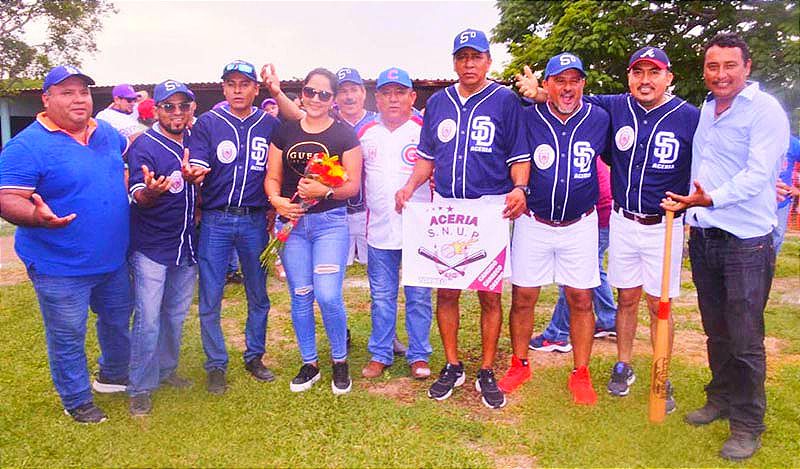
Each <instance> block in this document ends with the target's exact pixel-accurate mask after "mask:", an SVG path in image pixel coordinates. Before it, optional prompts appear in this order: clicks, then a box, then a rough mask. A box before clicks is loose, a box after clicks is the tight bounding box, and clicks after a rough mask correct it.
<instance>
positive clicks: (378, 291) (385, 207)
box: [358, 67, 433, 379]
mask: <svg viewBox="0 0 800 469" xmlns="http://www.w3.org/2000/svg"><path fill="white" fill-rule="evenodd" d="M376 88H377V91H376V93H375V100H376V103H377V106H378V111H379V113H380V115H379V118H378V119H375V120H373V121H372V122H370V123H368V124H366V125H365V126H364V127H362V128H361V130H360V131H359V132H358V135H359V139H360V140H361V148H362V151H363V154H364V171H365V174H366V178H365V191H364V193H365V198H366V204H367V244H368V257H369V263H368V264H367V275H368V277H369V284H370V293H371V296H372V307H371V313H372V333H371V334H370V338H369V344H368V346H367V349H368V350H369V352H370V353H371V354H372V358H371V359H370V362H369V363H368V364H367V366H366V367H364V369H363V370H362V374H363V376H364V377H365V378H376V377H378V376H380V375H381V374H382V373H383V370H384V369H385V368H386V367H387V366H390V365H391V364H392V360H393V358H394V354H393V350H392V341H393V339H394V337H395V325H396V322H397V292H398V286H399V282H400V278H399V273H400V263H401V254H402V216H401V215H400V214H398V213H397V212H396V211H395V193H396V192H397V190H398V189H400V188H402V187H403V186H404V185H405V182H406V181H407V180H408V177H409V176H410V175H411V173H412V171H413V170H414V162H415V161H416V159H417V144H418V143H419V134H420V130H421V128H422V120H421V119H419V118H418V117H415V116H413V115H412V106H413V105H414V101H415V100H416V98H417V94H416V93H415V92H414V90H413V87H412V83H411V79H410V78H409V76H408V73H407V72H406V71H405V70H402V69H399V68H396V67H393V68H390V69H387V70H384V71H383V72H381V74H380V76H379V77H378V81H377V84H376ZM409 200H410V201H413V202H430V201H431V190H430V188H429V186H428V185H422V186H420V187H419V188H418V189H417V190H416V191H415V192H414V193H413V195H412V196H411V198H410V199H409ZM404 291H405V297H406V330H407V331H408V352H406V360H407V361H408V363H409V365H410V367H411V376H412V377H413V378H417V379H425V378H427V377H428V376H430V374H431V370H430V368H429V367H428V357H430V355H431V352H432V349H431V345H430V340H429V336H430V328H431V320H432V317H433V309H432V306H431V289H430V288H423V287H409V286H407V287H404Z"/></svg>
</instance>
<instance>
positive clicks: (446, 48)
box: [82, 0, 510, 85]
mask: <svg viewBox="0 0 800 469" xmlns="http://www.w3.org/2000/svg"><path fill="white" fill-rule="evenodd" d="M114 5H115V6H116V7H117V9H118V11H119V12H118V13H117V14H115V15H112V16H110V17H108V18H106V19H105V20H104V22H103V24H104V26H103V30H102V31H101V32H100V33H98V34H97V37H96V39H97V47H98V49H99V51H98V53H97V54H96V55H95V56H87V57H86V58H85V59H84V63H83V67H82V69H83V71H84V72H85V73H87V74H89V75H90V76H91V77H92V78H94V79H95V81H96V82H97V83H98V85H110V84H117V83H122V82H126V83H142V84H145V83H157V82H160V81H163V80H165V79H168V78H171V79H176V80H180V81H185V82H214V81H218V80H219V78H220V75H221V72H222V68H223V66H224V65H225V64H226V63H228V62H230V61H231V60H233V59H243V60H247V61H248V62H251V63H253V64H254V65H256V66H257V67H258V68H260V67H261V65H263V64H265V63H274V64H275V66H276V70H277V74H278V76H279V78H281V79H282V80H289V79H293V78H302V77H304V76H305V74H306V73H307V72H308V71H309V70H311V69H313V68H315V67H320V66H322V67H326V68H328V69H331V70H332V71H336V69H338V68H340V67H343V66H349V67H354V68H356V69H358V70H359V72H360V73H361V76H362V77H363V78H365V79H368V78H376V77H377V76H378V74H379V73H380V72H381V70H384V69H386V68H390V67H400V68H403V69H405V70H407V71H408V72H409V74H410V75H411V76H412V78H414V79H420V78H424V79H437V78H443V79H451V78H455V74H454V72H453V70H452V58H451V52H452V47H453V38H454V37H455V35H456V34H457V33H458V32H460V31H462V30H464V29H466V28H475V29H481V30H483V31H485V32H486V34H487V35H489V36H490V35H491V29H492V28H493V27H494V26H495V25H496V24H497V22H498V19H499V12H498V10H497V9H496V8H495V6H494V1H493V0H490V1H483V0H474V1H439V2H422V1H382V2H378V1H350V2H336V1H314V2H311V1H294V2H278V1H275V2H267V1H119V0H117V1H114ZM491 51H492V58H493V64H492V70H494V71H500V70H502V68H503V66H504V64H505V63H507V62H508V61H509V60H510V56H509V54H508V53H507V51H506V47H505V46H504V45H496V44H493V45H492V48H491Z"/></svg>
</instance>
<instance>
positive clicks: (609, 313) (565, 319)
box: [543, 227, 617, 342]
mask: <svg viewBox="0 0 800 469" xmlns="http://www.w3.org/2000/svg"><path fill="white" fill-rule="evenodd" d="M598 233H599V235H600V237H599V243H598V246H599V247H600V249H599V251H598V253H597V254H598V255H597V257H598V262H599V263H600V286H599V287H596V288H594V289H593V290H594V291H593V293H594V294H593V299H592V303H593V304H594V314H596V315H597V324H596V326H595V327H597V328H598V329H613V328H614V327H615V326H616V323H617V304H616V303H615V302H614V292H613V291H612V290H611V285H609V284H608V278H607V277H608V275H607V274H606V270H605V269H604V268H603V257H604V256H605V254H606V250H607V249H608V227H605V228H600V229H599V230H598ZM543 335H544V338H545V339H547V340H550V341H566V342H569V306H567V297H566V296H565V295H564V287H562V286H559V287H558V302H557V303H556V307H555V308H554V309H553V318H552V319H551V320H550V324H549V325H548V326H547V329H545V331H544V333H543Z"/></svg>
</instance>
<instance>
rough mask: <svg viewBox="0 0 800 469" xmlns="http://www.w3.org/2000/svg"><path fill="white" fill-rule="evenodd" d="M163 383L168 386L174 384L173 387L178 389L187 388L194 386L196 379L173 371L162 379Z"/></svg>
mask: <svg viewBox="0 0 800 469" xmlns="http://www.w3.org/2000/svg"><path fill="white" fill-rule="evenodd" d="M161 384H166V385H167V386H172V387H173V388H177V389H186V388H190V387H192V385H193V384H194V381H192V380H190V379H188V378H184V377H182V376H180V375H178V372H177V371H173V372H172V373H171V374H170V375H169V376H167V377H166V378H164V379H163V380H162V381H161Z"/></svg>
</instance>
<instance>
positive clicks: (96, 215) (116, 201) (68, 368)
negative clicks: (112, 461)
mask: <svg viewBox="0 0 800 469" xmlns="http://www.w3.org/2000/svg"><path fill="white" fill-rule="evenodd" d="M93 84H94V81H93V80H92V79H91V78H89V77H88V76H86V75H84V74H83V73H81V72H80V70H78V69H77V68H75V67H72V66H59V67H55V68H53V69H52V70H50V72H49V73H48V74H47V76H46V77H45V80H44V85H43V86H42V91H43V95H42V102H43V103H44V108H45V110H44V112H41V113H39V115H38V116H36V121H35V122H34V123H32V124H31V125H29V126H28V127H26V128H25V129H24V130H23V131H22V132H20V133H19V134H18V135H16V136H15V137H14V138H13V139H12V140H11V141H10V142H9V143H8V145H6V147H5V148H4V149H3V152H2V154H0V205H2V207H3V218H5V219H6V220H8V221H9V222H11V223H14V224H15V225H18V226H19V228H18V229H17V232H16V239H15V248H16V251H17V255H18V256H19V257H20V259H22V262H23V263H24V264H25V267H26V268H27V270H28V276H29V277H30V279H31V281H32V282H33V287H34V289H35V290H36V296H37V298H38V299H39V306H40V309H41V312H42V317H43V319H44V326H45V333H46V337H47V352H48V358H49V360H50V372H51V375H52V377H53V383H54V384H55V387H56V391H58V394H59V396H60V397H61V402H62V404H63V406H64V409H65V411H66V412H67V413H68V414H69V415H71V416H72V418H74V419H75V420H76V421H77V422H80V423H99V422H102V421H104V420H106V418H107V416H106V414H105V413H104V412H103V411H102V410H100V409H99V408H98V407H96V406H95V405H94V403H93V400H92V391H91V388H90V385H89V370H88V368H87V363H86V350H85V341H86V321H87V319H88V309H89V307H91V308H92V311H94V312H95V314H97V338H98V341H99V342H100V352H101V354H100V359H99V364H100V373H99V376H98V377H97V379H96V380H95V382H94V388H95V390H96V391H98V392H119V391H124V390H125V385H126V384H127V381H128V361H129V356H130V338H129V331H128V321H129V320H130V314H131V294H130V281H129V278H128V268H127V265H126V263H125V253H126V251H127V248H128V214H129V211H128V196H127V194H126V191H125V181H124V179H123V162H122V154H123V153H124V152H125V150H126V146H127V141H126V140H125V138H124V137H122V136H121V135H120V134H119V132H117V131H116V130H115V129H114V128H113V127H111V126H110V125H109V124H108V123H106V122H102V121H96V120H95V119H92V117H91V112H92V95H91V93H90V91H89V88H88V85H93Z"/></svg>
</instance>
